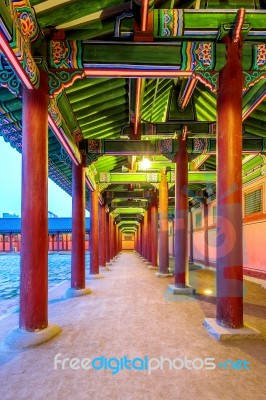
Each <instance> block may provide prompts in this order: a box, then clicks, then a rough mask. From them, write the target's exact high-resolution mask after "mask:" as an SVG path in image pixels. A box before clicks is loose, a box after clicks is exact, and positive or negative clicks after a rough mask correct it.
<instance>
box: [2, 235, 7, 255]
mask: <svg viewBox="0 0 266 400" xmlns="http://www.w3.org/2000/svg"><path fill="white" fill-rule="evenodd" d="M5 251H6V235H3V253H5Z"/></svg>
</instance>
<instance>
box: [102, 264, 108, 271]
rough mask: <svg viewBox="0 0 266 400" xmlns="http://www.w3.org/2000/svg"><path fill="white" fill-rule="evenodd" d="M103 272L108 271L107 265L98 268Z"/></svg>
mask: <svg viewBox="0 0 266 400" xmlns="http://www.w3.org/2000/svg"><path fill="white" fill-rule="evenodd" d="M100 268H101V269H102V270H103V271H110V268H109V267H108V265H106V267H100Z"/></svg>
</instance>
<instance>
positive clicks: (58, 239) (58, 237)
mask: <svg viewBox="0 0 266 400" xmlns="http://www.w3.org/2000/svg"><path fill="white" fill-rule="evenodd" d="M57 251H60V234H59V232H57Z"/></svg>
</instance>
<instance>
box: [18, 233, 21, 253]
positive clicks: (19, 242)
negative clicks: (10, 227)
mask: <svg viewBox="0 0 266 400" xmlns="http://www.w3.org/2000/svg"><path fill="white" fill-rule="evenodd" d="M20 247H21V236H20V235H18V252H20Z"/></svg>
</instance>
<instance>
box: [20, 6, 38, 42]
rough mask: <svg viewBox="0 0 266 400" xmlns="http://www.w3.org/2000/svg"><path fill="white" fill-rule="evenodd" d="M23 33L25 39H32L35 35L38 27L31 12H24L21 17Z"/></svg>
mask: <svg viewBox="0 0 266 400" xmlns="http://www.w3.org/2000/svg"><path fill="white" fill-rule="evenodd" d="M19 22H20V27H21V33H22V35H23V36H24V37H25V38H27V39H28V38H31V37H33V36H34V35H35V31H36V26H35V21H34V18H33V15H32V14H31V13H30V12H25V11H24V12H22V13H21V14H20V15H19Z"/></svg>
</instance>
